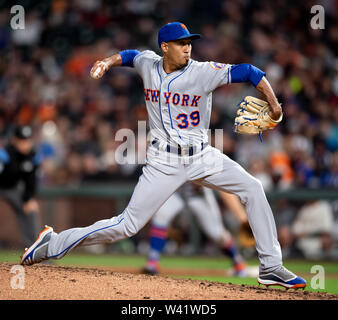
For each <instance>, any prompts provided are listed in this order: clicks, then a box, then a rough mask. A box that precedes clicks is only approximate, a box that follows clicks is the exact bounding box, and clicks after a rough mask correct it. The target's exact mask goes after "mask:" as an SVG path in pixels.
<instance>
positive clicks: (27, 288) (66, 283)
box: [0, 263, 338, 300]
mask: <svg viewBox="0 0 338 320" xmlns="http://www.w3.org/2000/svg"><path fill="white" fill-rule="evenodd" d="M12 267H13V264H9V263H1V264H0V279H1V281H0V299H2V300H16V299H23V300H31V299H34V300H46V299H48V300H54V299H56V300H68V299H76V300H82V299H95V300H97V299H100V300H101V299H102V300H105V299H109V300H144V299H146V300H148V299H151V300H306V299H315V300H331V299H334V300H337V299H338V295H332V294H327V293H313V292H309V291H293V290H288V291H286V290H285V289H272V288H268V289H266V288H263V287H258V286H246V285H235V284H226V283H219V282H208V281H200V280H182V279H172V278H167V277H160V276H155V277H154V276H147V275H139V274H131V273H120V272H115V271H111V270H108V269H98V268H78V267H59V266H53V265H34V266H31V267H25V268H24V271H25V272H24V289H12V287H11V285H12V286H13V283H14V282H15V281H14V280H13V277H15V276H16V275H15V274H13V273H11V268H12ZM17 284H19V282H18V283H17Z"/></svg>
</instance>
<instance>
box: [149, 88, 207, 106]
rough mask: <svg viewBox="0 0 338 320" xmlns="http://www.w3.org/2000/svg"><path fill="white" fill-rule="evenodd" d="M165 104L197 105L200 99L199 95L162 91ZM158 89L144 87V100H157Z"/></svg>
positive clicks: (158, 95)
mask: <svg viewBox="0 0 338 320" xmlns="http://www.w3.org/2000/svg"><path fill="white" fill-rule="evenodd" d="M162 94H163V98H164V101H165V104H170V103H172V104H173V105H175V106H178V105H179V106H181V107H198V106H199V101H200V99H201V96H200V95H197V94H194V95H191V94H187V93H179V92H174V93H173V92H162ZM159 97H160V90H153V89H148V88H147V89H144V99H145V101H151V102H159Z"/></svg>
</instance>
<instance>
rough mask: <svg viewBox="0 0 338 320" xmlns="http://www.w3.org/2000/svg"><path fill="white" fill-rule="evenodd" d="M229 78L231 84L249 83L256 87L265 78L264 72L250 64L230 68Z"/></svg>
mask: <svg viewBox="0 0 338 320" xmlns="http://www.w3.org/2000/svg"><path fill="white" fill-rule="evenodd" d="M230 76H231V83H239V82H251V84H252V85H253V86H255V87H256V86H257V85H258V83H259V81H261V79H262V78H263V76H265V72H263V71H262V70H260V69H259V68H257V67H255V66H253V65H251V64H248V63H242V64H235V65H233V66H231V70H230Z"/></svg>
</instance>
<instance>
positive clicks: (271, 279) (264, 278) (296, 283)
mask: <svg viewBox="0 0 338 320" xmlns="http://www.w3.org/2000/svg"><path fill="white" fill-rule="evenodd" d="M257 280H258V283H259V284H264V285H266V286H282V287H284V288H286V289H291V288H292V289H299V288H303V289H304V288H305V287H306V280H304V279H303V278H301V277H299V276H297V275H295V274H294V273H292V272H291V271H289V270H288V269H286V268H285V267H283V266H281V267H279V268H277V269H276V270H274V271H271V272H267V273H264V272H261V273H260V274H259V276H258V279H257Z"/></svg>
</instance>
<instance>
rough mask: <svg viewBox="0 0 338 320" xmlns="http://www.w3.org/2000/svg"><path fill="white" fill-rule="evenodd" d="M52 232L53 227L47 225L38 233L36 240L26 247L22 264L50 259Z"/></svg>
mask: <svg viewBox="0 0 338 320" xmlns="http://www.w3.org/2000/svg"><path fill="white" fill-rule="evenodd" d="M52 232H53V228H52V227H48V226H45V228H44V229H43V230H42V231H41V232H40V234H39V235H38V237H37V239H36V240H35V242H34V243H33V244H32V245H31V246H30V247H29V248H26V249H25V252H24V254H23V256H22V257H21V262H20V263H21V264H22V265H27V266H29V265H32V264H35V263H39V262H41V261H43V260H47V259H48V257H47V249H48V243H49V240H50V237H51V235H52Z"/></svg>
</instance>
